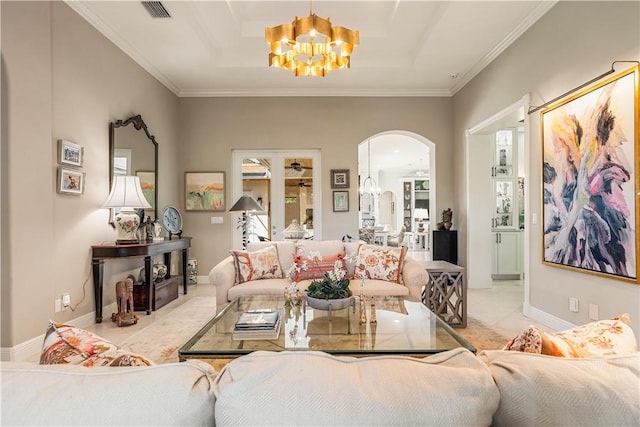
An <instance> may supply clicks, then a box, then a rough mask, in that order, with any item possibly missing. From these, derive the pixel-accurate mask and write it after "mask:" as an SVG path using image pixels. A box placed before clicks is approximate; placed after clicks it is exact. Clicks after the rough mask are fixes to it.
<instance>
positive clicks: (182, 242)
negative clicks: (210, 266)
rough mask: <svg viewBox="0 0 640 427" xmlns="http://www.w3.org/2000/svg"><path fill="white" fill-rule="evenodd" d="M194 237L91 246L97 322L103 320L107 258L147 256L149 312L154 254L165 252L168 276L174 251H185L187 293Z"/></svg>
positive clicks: (183, 257)
mask: <svg viewBox="0 0 640 427" xmlns="http://www.w3.org/2000/svg"><path fill="white" fill-rule="evenodd" d="M190 246H191V237H183V238H180V239H173V240H168V239H165V240H161V241H156V242H151V243H139V244H135V245H116V244H110V245H95V246H91V251H92V261H91V265H92V267H93V292H94V296H95V308H96V323H102V289H103V284H102V281H103V279H104V260H105V259H127V258H144V268H145V274H146V277H145V283H144V288H145V291H144V292H145V302H146V310H147V314H151V285H152V282H151V276H152V272H153V265H152V262H151V257H153V256H154V255H160V254H163V255H164V263H165V265H166V266H167V276H166V277H167V278H169V277H170V276H171V252H173V251H182V268H181V271H180V272H181V275H182V283H183V287H184V294H185V295H186V294H187V260H188V259H189V247H190Z"/></svg>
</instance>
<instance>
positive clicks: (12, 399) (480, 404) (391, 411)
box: [0, 348, 640, 426]
mask: <svg viewBox="0 0 640 427" xmlns="http://www.w3.org/2000/svg"><path fill="white" fill-rule="evenodd" d="M0 380H1V384H2V389H1V393H2V408H1V409H2V412H1V418H0V424H2V425H30V426H33V425H65V426H66V425H85V426H93V425H119V426H123V425H136V426H144V425H153V426H161V425H172V426H195V425H203V426H205V425H206V426H213V425H217V426H227V425H233V426H258V425H262V426H275V425H279V426H281V425H291V426H304V425H327V426H329V425H344V426H347V425H348V426H382V425H384V426H390V425H396V426H409V425H412V426H444V425H456V426H466V425H468V426H487V425H494V426H545V425H556V426H587V425H591V426H605V425H606V426H613V425H615V426H638V425H640V405H638V402H639V401H640V353H633V354H628V355H619V356H602V357H591V358H583V359H572V358H559V357H552V356H546V355H539V354H530V353H521V352H507V351H497V350H496V351H485V352H483V353H480V354H479V355H478V356H477V357H476V356H474V355H473V354H472V353H471V352H469V351H467V350H465V349H462V348H460V349H455V350H451V351H447V352H444V353H440V354H436V355H434V356H431V357H427V358H424V359H416V358H411V357H406V356H393V355H386V356H378V357H368V358H350V357H337V356H331V355H328V354H326V353H322V352H312V351H301V352H286V351H285V352H278V353H276V352H254V353H252V354H250V355H246V356H242V357H240V358H238V359H236V360H234V361H232V362H231V363H229V364H228V365H227V366H226V367H225V368H224V369H223V370H222V371H221V372H220V373H219V374H218V375H217V377H215V378H214V373H213V372H212V370H211V369H210V368H209V367H208V365H205V364H203V363H197V361H190V362H183V363H172V364H166V365H154V366H147V367H129V368H87V367H82V366H78V365H74V366H69V365H44V366H41V365H35V364H26V363H16V362H3V363H2V364H0Z"/></svg>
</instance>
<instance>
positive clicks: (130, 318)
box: [111, 276, 138, 326]
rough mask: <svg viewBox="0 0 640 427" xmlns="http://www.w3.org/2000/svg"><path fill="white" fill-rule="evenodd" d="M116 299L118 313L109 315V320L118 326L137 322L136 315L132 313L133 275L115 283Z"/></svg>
mask: <svg viewBox="0 0 640 427" xmlns="http://www.w3.org/2000/svg"><path fill="white" fill-rule="evenodd" d="M116 299H117V302H118V313H113V314H112V315H111V320H112V321H114V322H116V323H117V325H118V326H129V325H134V324H136V323H138V316H137V315H136V314H134V313H133V276H129V277H127V278H126V279H125V280H120V281H119V282H117V283H116Z"/></svg>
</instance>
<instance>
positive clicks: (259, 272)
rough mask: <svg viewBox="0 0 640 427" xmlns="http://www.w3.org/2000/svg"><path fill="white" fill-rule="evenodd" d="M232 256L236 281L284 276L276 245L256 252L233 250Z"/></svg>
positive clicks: (242, 281)
mask: <svg viewBox="0 0 640 427" xmlns="http://www.w3.org/2000/svg"><path fill="white" fill-rule="evenodd" d="M231 256H233V263H234V264H235V267H236V283H244V282H248V281H250V280H257V279H281V278H282V277H283V276H282V267H281V266H280V261H279V260H278V250H277V249H276V247H275V246H268V247H266V248H264V249H260V250H258V251H254V252H247V251H231Z"/></svg>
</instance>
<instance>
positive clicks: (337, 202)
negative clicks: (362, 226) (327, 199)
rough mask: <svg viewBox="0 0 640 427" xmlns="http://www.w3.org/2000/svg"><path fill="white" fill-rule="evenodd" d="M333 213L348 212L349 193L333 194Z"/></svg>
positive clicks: (335, 192)
mask: <svg viewBox="0 0 640 427" xmlns="http://www.w3.org/2000/svg"><path fill="white" fill-rule="evenodd" d="M333 211H334V212H349V192H348V191H334V192H333Z"/></svg>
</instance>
